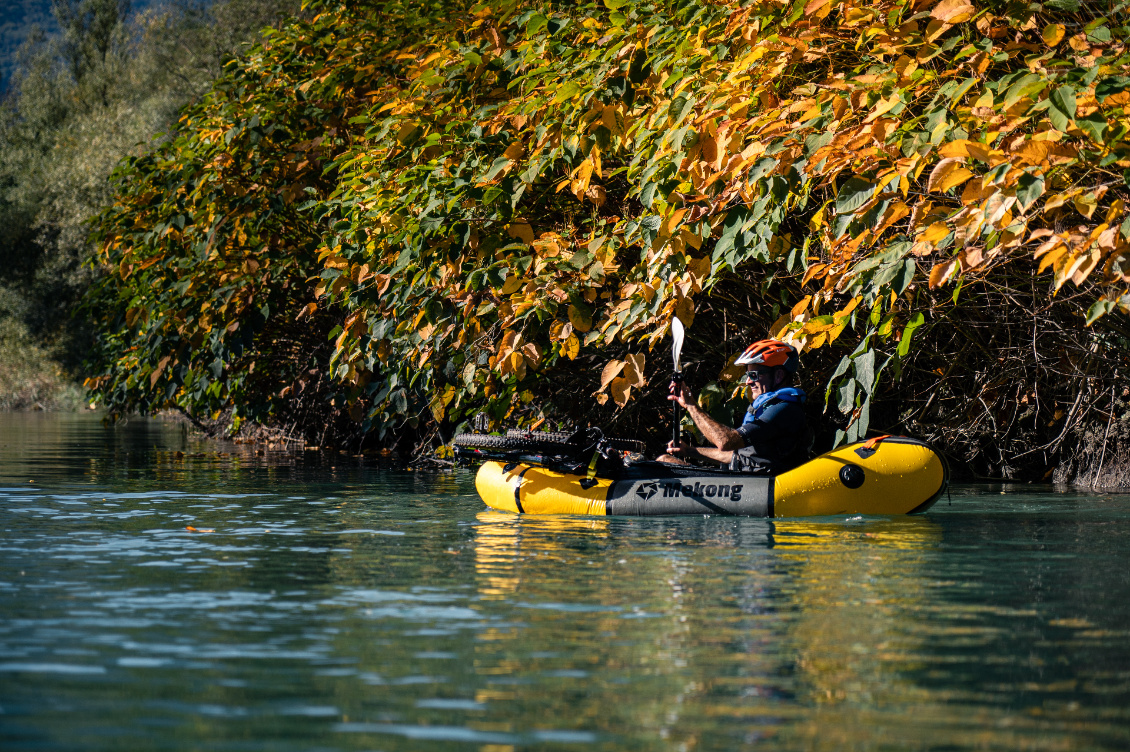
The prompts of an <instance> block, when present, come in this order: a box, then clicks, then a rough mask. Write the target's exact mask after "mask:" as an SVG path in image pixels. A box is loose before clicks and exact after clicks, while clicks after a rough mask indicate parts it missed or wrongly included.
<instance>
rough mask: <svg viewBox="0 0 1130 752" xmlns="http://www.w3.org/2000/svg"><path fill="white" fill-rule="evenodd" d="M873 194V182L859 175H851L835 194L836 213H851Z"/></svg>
mask: <svg viewBox="0 0 1130 752" xmlns="http://www.w3.org/2000/svg"><path fill="white" fill-rule="evenodd" d="M873 195H875V184H874V183H872V182H871V181H870V180H866V179H864V178H861V177H853V178H851V179H850V180H848V181H847V182H846V183H844V184H843V185H842V186H840V190H839V192H838V193H837V194H836V213H837V214H851V213H852V212H854V211H855V210H856V209H858V208H859V207H861V206H863V205H864V204H866V203H867V202H868V201H870V200H871V197H872V196H873Z"/></svg>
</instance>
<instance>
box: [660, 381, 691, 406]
mask: <svg viewBox="0 0 1130 752" xmlns="http://www.w3.org/2000/svg"><path fill="white" fill-rule="evenodd" d="M668 392H669V394H668V395H667V399H669V400H671V401H672V402H678V403H679V406H680V407H682V408H688V407H691V406H692V405H693V406H696V407H697V405H698V402H697V401H696V400H695V398H694V395H693V394H691V390H690V389H688V388H687V385H686V382H682V381H672V382H671V386H670V387H669V388H668Z"/></svg>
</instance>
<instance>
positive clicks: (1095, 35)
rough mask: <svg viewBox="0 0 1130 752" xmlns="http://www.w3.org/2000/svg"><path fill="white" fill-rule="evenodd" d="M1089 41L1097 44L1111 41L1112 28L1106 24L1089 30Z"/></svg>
mask: <svg viewBox="0 0 1130 752" xmlns="http://www.w3.org/2000/svg"><path fill="white" fill-rule="evenodd" d="M1087 41H1088V42H1094V43H1095V44H1106V43H1107V42H1109V41H1110V29H1109V28H1107V27H1106V26H1099V27H1098V28H1096V29H1093V30H1091V31H1089V32H1087Z"/></svg>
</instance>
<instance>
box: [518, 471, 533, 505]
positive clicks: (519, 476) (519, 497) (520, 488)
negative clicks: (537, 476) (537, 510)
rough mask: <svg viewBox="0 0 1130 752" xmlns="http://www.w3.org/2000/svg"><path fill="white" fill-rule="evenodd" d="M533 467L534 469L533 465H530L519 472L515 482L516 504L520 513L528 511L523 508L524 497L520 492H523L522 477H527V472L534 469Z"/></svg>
mask: <svg viewBox="0 0 1130 752" xmlns="http://www.w3.org/2000/svg"><path fill="white" fill-rule="evenodd" d="M532 469H533V466H532V465H531V466H530V467H527V468H526V469H525V470H523V471H522V472H520V473H518V482H517V483H515V484H514V506H516V507H518V514H525V513H526V510H525V509H522V499H521V496H520V494H521V492H522V479H523V478H524V477H526V473H528V472H530V470H532Z"/></svg>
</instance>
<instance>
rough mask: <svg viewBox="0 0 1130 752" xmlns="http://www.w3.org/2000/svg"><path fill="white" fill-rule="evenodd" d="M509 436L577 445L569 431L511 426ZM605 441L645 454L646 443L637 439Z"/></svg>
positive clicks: (623, 448)
mask: <svg viewBox="0 0 1130 752" xmlns="http://www.w3.org/2000/svg"><path fill="white" fill-rule="evenodd" d="M506 436H507V438H521V439H526V440H530V441H537V442H550V443H561V444H567V445H568V446H576V444H571V443H570V442H569V439H571V438H572V437H573V434H572V433H570V432H567V431H557V432H554V431H526V430H523V429H521V428H511V429H510V430H509V431H507V432H506ZM604 440H605V442H607V444H608V445H609V446H610V447H612V448H613V449H619V450H620V451H622V452H638V453H640V454H643V452H644V443H643V442H642V441H637V440H636V439H618V438H612V437H610V436H605V437H604Z"/></svg>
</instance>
